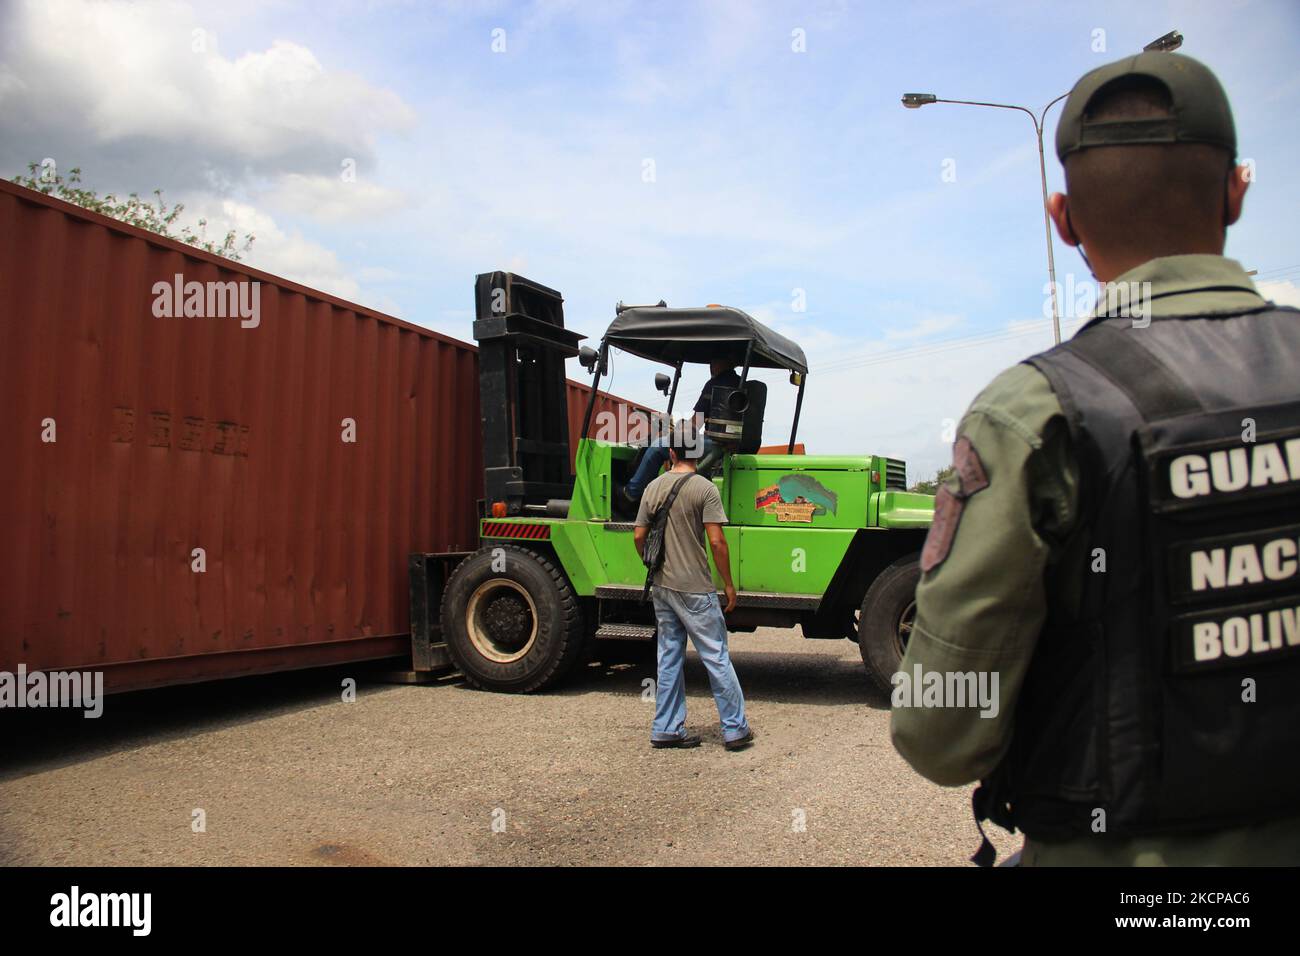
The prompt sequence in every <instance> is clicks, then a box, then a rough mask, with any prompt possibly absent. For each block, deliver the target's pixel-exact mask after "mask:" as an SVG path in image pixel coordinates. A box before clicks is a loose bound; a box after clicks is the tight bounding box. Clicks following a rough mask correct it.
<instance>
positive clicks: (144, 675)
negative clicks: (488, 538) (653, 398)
mask: <svg viewBox="0 0 1300 956" xmlns="http://www.w3.org/2000/svg"><path fill="white" fill-rule="evenodd" d="M176 274H181V275H182V276H183V279H184V281H185V282H189V281H198V282H204V283H206V282H231V281H233V282H236V283H242V284H251V283H257V288H258V290H259V292H258V294H259V296H260V303H259V304H260V322H259V323H258V324H257V326H256V327H249V328H244V327H241V323H240V319H239V318H238V317H229V318H200V317H188V318H187V317H178V318H167V317H159V316H157V315H155V306H156V305H157V302H158V296H157V294H156V292H155V283H159V282H173V283H174V276H175V275H176ZM249 288H250V289H251V286H250V287H249ZM587 394H588V392H587V390H586V389H585V387H584V386H581V385H579V384H577V383H573V382H571V383H570V386H569V397H570V421H571V422H573V421H574V419H575V417H576V419H577V421H578V427H579V428H580V427H581V415H582V411H583V409H584V408H585V401H586V395H587ZM0 401H3V403H4V407H5V408H6V409H7V410H8V411H9V424H8V426H7V427H5V428H4V429H0V463H2V464H0V525H2V526H3V528H4V531H5V534H4V540H3V542H2V543H0V670H9V671H12V670H14V669H15V668H16V667H17V665H18V664H20V663H22V664H26V666H27V667H28V669H29V670H34V669H46V670H52V669H74V668H76V669H87V668H93V669H100V670H103V671H104V673H105V678H106V682H107V684H108V685H109V687H110V688H112V689H116V690H123V689H129V688H136V687H147V686H157V685H161V684H167V683H183V682H187V681H194V680H205V679H209V678H214V677H226V676H234V675H238V674H246V673H258V672H265V671H272V670H281V669H287V668H294V667H308V666H315V665H318V664H325V663H342V662H347V661H353V660H361V659H368V658H377V657H387V656H392V655H398V654H402V653H404V652H405V651H406V649H407V642H406V633H407V630H408V626H409V625H408V619H407V613H408V608H407V600H408V583H407V555H408V554H410V553H411V552H413V551H444V550H462V549H468V548H472V547H474V546H475V545H476V538H475V535H476V520H475V519H476V502H477V499H478V498H479V497H481V495H482V481H483V477H482V448H481V432H480V423H479V415H478V371H477V355H476V351H475V349H474V347H473V346H471V345H469V344H467V343H464V342H459V341H456V340H455V339H451V338H448V337H446V336H443V335H439V334H437V333H434V332H431V331H429V330H427V329H422V328H420V327H418V326H414V325H411V324H409V323H406V322H403V321H401V320H399V319H396V318H393V317H391V316H387V315H384V314H382V313H378V312H375V311H372V310H369V309H365V308H363V307H361V306H357V305H355V304H352V303H348V302H345V301H343V300H341V299H338V298H335V297H333V296H330V295H326V294H324V293H321V292H318V291H314V290H311V289H308V288H306V287H304V286H300V285H298V284H296V283H292V282H289V281H287V280H284V279H280V278H277V277H275V276H271V275H269V274H267V273H264V272H260V271H258V270H255V269H251V268H248V267H246V266H243V265H241V264H239V263H234V262H230V261H228V260H225V259H221V258H218V257H216V256H212V255H209V254H207V253H205V252H202V251H199V250H196V249H194V248H192V247H189V246H186V245H182V244H180V243H178V242H174V241H171V240H168V239H163V238H161V237H158V236H156V235H153V234H151V233H148V232H145V231H143V230H140V229H136V228H134V227H130V226H127V225H125V224H123V223H119V222H117V221H115V220H111V219H107V218H105V217H103V216H99V215H97V214H94V213H90V212H87V211H85V210H82V209H79V208H77V207H74V206H71V205H68V204H66V203H63V202H60V201H58V200H55V199H51V198H49V197H45V196H41V195H40V194H38V193H34V192H32V191H30V190H26V189H23V188H21V187H18V186H15V185H13V184H10V183H0ZM601 405H602V407H610V408H616V407H617V400H615V399H607V398H605V397H603V396H602V398H601ZM349 430H350V431H349ZM50 438H53V439H54V440H53V441H51V440H49V439H50ZM349 439H351V440H349ZM576 440H577V433H576V432H575V433H574V436H573V441H574V442H575V444H576ZM196 549H202V550H201V552H200V551H197V550H196ZM200 560H201V561H202V565H201V566H202V568H203V570H198V568H199V567H200V564H199V562H200Z"/></svg>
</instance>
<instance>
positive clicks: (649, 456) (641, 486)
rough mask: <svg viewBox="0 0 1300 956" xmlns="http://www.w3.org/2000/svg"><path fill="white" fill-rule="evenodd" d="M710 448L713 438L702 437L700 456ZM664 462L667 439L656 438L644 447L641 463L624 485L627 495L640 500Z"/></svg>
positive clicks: (666, 451)
mask: <svg viewBox="0 0 1300 956" xmlns="http://www.w3.org/2000/svg"><path fill="white" fill-rule="evenodd" d="M712 448H713V439H712V438H706V439H704V444H703V446H702V448H701V451H700V458H703V457H704V456H705V455H707V454H708V453H709V451H710V450H711V449H712ZM697 460H698V459H697ZM666 464H668V439H667V438H656V439H655V440H654V441H653V442H651V443H650V445H649V447H647V448H646V450H645V455H644V456H642V458H641V464H640V465H639V466H637V470H636V474H635V475H633V476H632V480H631V481H629V482H628V483H627V484H626V485H624V489H625V490H626V491H627V494H628V497H629V498H631V499H632V500H633V501H640V500H641V496H642V495H643V494H645V486H646V485H648V484H650V482H652V481H654V480H655V477H656V476H657V475H658V474H659V469H660V468H662V467H663V466H664V465H666Z"/></svg>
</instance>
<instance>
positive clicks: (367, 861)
mask: <svg viewBox="0 0 1300 956" xmlns="http://www.w3.org/2000/svg"><path fill="white" fill-rule="evenodd" d="M732 653H733V658H734V660H735V664H736V669H737V673H738V674H739V675H740V681H741V685H742V687H743V688H744V691H745V696H746V702H747V709H748V716H749V719H750V723H751V724H752V726H753V727H754V730H755V731H756V733H757V735H758V740H757V743H756V744H755V745H754V746H753V747H751V748H750V749H748V750H746V751H741V752H735V753H729V752H727V751H726V750H724V749H723V746H722V738H721V734H720V731H719V727H718V717H717V711H716V709H715V708H714V706H713V700H712V697H711V696H710V694H709V688H708V680H707V677H706V676H705V673H704V669H703V666H702V665H701V664H700V662H699V660H698V658H696V657H695V655H694V652H693V651H692V652H691V653H690V657H689V659H688V662H687V694H688V708H689V716H688V719H687V724H688V726H689V727H691V728H692V729H694V730H696V731H698V732H700V733H702V734H703V735H704V744H703V746H701V747H700V748H698V749H695V750H684V751H683V750H653V749H651V748H650V746H649V728H650V718H651V715H652V712H653V704H652V703H650V702H649V701H646V700H643V699H642V687H643V683H642V682H643V681H645V680H647V679H653V677H654V654H653V648H652V647H651V646H650V645H649V644H631V643H623V642H605V643H604V644H602V645H601V651H600V653H599V655H598V656H599V660H597V661H594V662H593V663H591V664H590V665H588V666H585V667H584V668H583V669H582V671H581V673H578V674H576V675H574V676H573V677H571V678H570V679H569V681H568V682H567V684H565V685H564V687H563V688H561V689H558V690H556V691H552V692H549V693H544V694H538V695H532V696H522V697H521V696H512V695H504V694H492V693H486V692H482V691H476V690H473V689H471V688H469V687H467V686H465V685H464V684H462V683H460V682H459V680H457V679H451V680H446V681H444V682H442V683H439V684H436V685H425V686H410V685H399V684H390V683H386V682H384V680H383V677H384V666H383V665H373V664H371V665H365V666H352V667H339V668H329V669H323V670H315V671H307V672H300V673H295V674H282V675H272V676H267V677H259V678H247V679H242V680H237V681H222V682H216V683H211V684H206V685H201V686H196V687H179V688H168V689H166V690H161V691H149V692H142V693H136V694H128V695H120V696H116V697H110V698H108V700H107V702H106V705H105V711H104V715H103V716H102V717H101V718H99V719H98V720H86V719H84V718H82V717H81V716H80V715H79V714H73V713H68V712H53V711H10V712H7V713H3V714H0V731H2V733H0V738H2V742H0V865H5V866H11V865H23V864H28V865H32V864H35V865H59V864H76V865H92V866H93V865H146V866H148V865H305V866H311V865H325V866H331V865H355V864H361V865H386V864H417V865H419V864H438V865H441V864H506V865H516V864H523V865H534V864H617V865H646V864H650V865H676V864H705V865H714V864H736V865H746V866H752V865H772V864H787V865H790V864H793V865H803V864H828V865H839V864H849V865H931V864H937V865H968V864H967V862H966V861H967V859H968V858H969V856H970V854H971V853H972V852H973V851H974V850H975V848H976V846H977V845H978V834H977V832H976V830H975V826H974V824H973V822H972V821H971V816H970V809H969V808H970V789H969V788H958V789H946V788H942V787H937V786H935V785H933V784H931V783H929V782H928V781H926V780H924V779H922V778H921V777H919V776H918V775H917V774H915V773H914V772H913V771H912V770H911V769H910V768H909V767H908V766H907V765H906V764H905V763H904V762H903V760H902V759H901V758H900V757H899V756H898V755H897V754H896V753H895V752H894V750H893V748H892V746H891V745H890V742H889V711H888V701H887V700H886V699H885V697H884V696H883V695H880V694H878V693H877V692H876V691H874V690H872V689H871V688H870V687H869V685H868V682H867V678H866V675H865V674H864V672H863V669H862V662H861V659H860V658H859V656H858V651H857V647H856V645H853V644H850V643H849V642H847V641H811V640H804V639H802V638H801V637H799V636H798V632H797V631H796V632H790V631H775V630H773V631H765V630H760V631H759V632H757V633H755V634H736V635H732ZM349 677H350V678H354V679H355V680H356V682H357V694H356V699H355V701H354V702H351V703H347V702H344V701H343V699H342V696H343V693H342V685H343V681H344V679H345V678H349ZM196 811H202V823H203V827H202V832H196V827H197V824H196V822H195V821H196V819H197V817H196ZM991 835H993V836H994V839H995V842H996V843H997V844H998V848H999V851H1000V852H1001V853H1007V852H1010V851H1011V850H1014V849H1015V848H1016V844H1017V840H1016V838H1014V837H1011V836H1009V835H1006V834H1001V833H1000V831H999V833H998V834H991Z"/></svg>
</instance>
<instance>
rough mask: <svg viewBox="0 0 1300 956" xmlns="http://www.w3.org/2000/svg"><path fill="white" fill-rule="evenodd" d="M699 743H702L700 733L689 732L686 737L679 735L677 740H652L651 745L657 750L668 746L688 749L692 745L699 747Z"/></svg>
mask: <svg viewBox="0 0 1300 956" xmlns="http://www.w3.org/2000/svg"><path fill="white" fill-rule="evenodd" d="M699 745H700V735H699V734H687V735H686V736H685V737H678V738H677V739H675V740H652V741H650V746H651V747H654V748H655V750H664V749H666V748H673V747H675V748H677V749H680V750H687V749H689V748H691V747H698V746H699Z"/></svg>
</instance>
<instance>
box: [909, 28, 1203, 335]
mask: <svg viewBox="0 0 1300 956" xmlns="http://www.w3.org/2000/svg"><path fill="white" fill-rule="evenodd" d="M1182 45H1183V35H1182V34H1181V33H1179V32H1178V31H1177V30H1171V31H1169V32H1168V33H1166V34H1165V35H1164V36H1162V37H1160V38H1159V39H1156V40H1152V41H1151V42H1150V43H1148V44H1147V45H1146V46H1144V47H1143V48H1142V49H1143V50H1146V51H1159V52H1163V53H1171V52H1173V51H1174V50H1177V49H1178V48H1179V47H1180V46H1182ZM1069 95H1070V93H1069V91H1068V90H1067V91H1066V92H1064V93H1062V94H1061V95H1060V96H1058V97H1057V98H1056V99H1054V100H1052V101H1051V102H1050V103H1048V104H1047V105H1046V106H1044V107H1043V108H1042V110H1040V111H1039V112H1038V114H1037V115H1035V113H1034V111H1033V110H1031V109H1029V108H1028V107H1024V106H1014V105H1012V104H1010V103H983V102H980V101H978V100H945V99H940V98H939V97H938V96H936V95H935V94H933V93H904V94H903V106H904V107H906V108H907V109H909V110H919V109H920V108H921V107H922V106H928V105H929V104H931V103H956V104H958V105H961V106H991V107H993V108H995V109H1000V110H1019V111H1020V112H1022V113H1024V114H1025V115H1026V116H1028V117H1029V119H1030V120H1031V121H1032V122H1033V124H1034V133H1036V134H1037V136H1038V178H1039V182H1040V183H1041V184H1042V188H1043V233H1044V235H1045V236H1046V237H1047V283H1048V287H1049V288H1050V289H1051V290H1052V335H1053V336H1054V338H1055V340H1056V344H1057V345H1060V344H1061V313H1060V310H1059V309H1058V307H1057V304H1056V261H1055V257H1054V256H1053V254H1052V217H1051V216H1050V214H1049V213H1048V211H1047V163H1046V161H1045V160H1044V158H1043V122H1044V120H1046V119H1047V111H1048V110H1050V109H1051V108H1052V107H1053V106H1055V105H1056V104H1057V103H1059V102H1061V100H1063V99H1065V98H1066V97H1067V96H1069Z"/></svg>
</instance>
